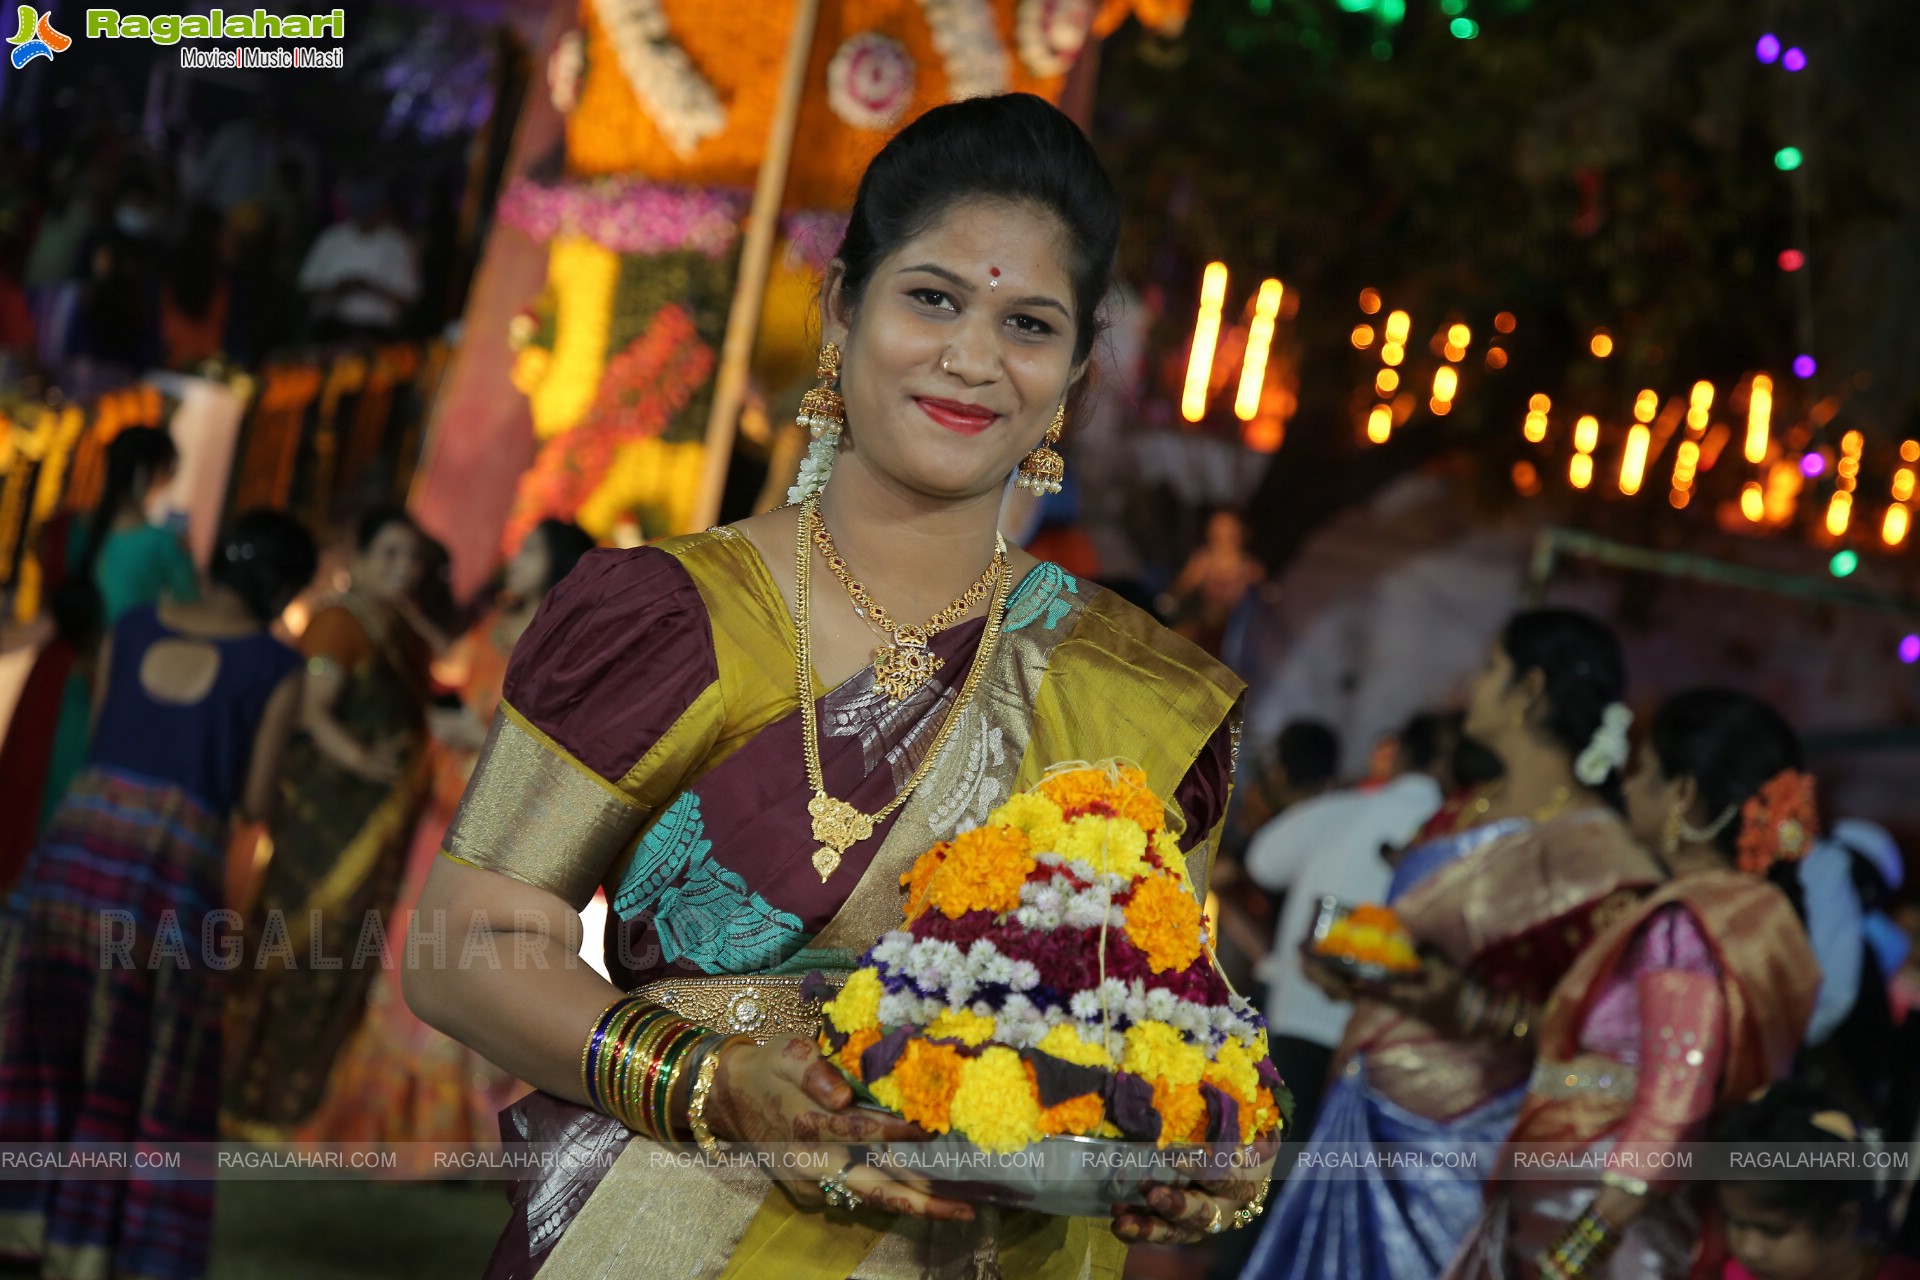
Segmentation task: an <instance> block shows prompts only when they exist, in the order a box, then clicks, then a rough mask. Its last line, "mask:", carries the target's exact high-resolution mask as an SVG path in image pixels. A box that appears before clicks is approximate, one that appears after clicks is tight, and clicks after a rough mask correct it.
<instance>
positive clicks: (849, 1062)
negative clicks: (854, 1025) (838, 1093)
mask: <svg viewBox="0 0 1920 1280" xmlns="http://www.w3.org/2000/svg"><path fill="white" fill-rule="evenodd" d="M879 1042H880V1029H879V1028H878V1027H867V1028H866V1029H864V1030H861V1031H856V1032H854V1033H853V1034H852V1035H850V1036H848V1037H847V1043H846V1044H845V1045H844V1046H842V1047H841V1049H840V1053H839V1056H838V1059H837V1061H838V1062H839V1063H840V1066H841V1068H842V1069H843V1070H844V1071H846V1073H847V1074H848V1075H850V1076H852V1077H853V1078H854V1079H855V1080H859V1079H861V1075H860V1055H861V1054H863V1053H865V1052H866V1051H867V1050H869V1049H871V1048H873V1046H874V1045H876V1044H878V1043H879Z"/></svg>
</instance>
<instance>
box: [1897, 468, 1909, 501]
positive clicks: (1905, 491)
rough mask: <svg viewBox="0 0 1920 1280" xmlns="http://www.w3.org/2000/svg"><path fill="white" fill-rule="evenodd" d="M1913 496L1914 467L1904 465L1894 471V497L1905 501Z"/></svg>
mask: <svg viewBox="0 0 1920 1280" xmlns="http://www.w3.org/2000/svg"><path fill="white" fill-rule="evenodd" d="M1912 496H1913V468H1912V467H1902V468H1900V469H1899V470H1898V471H1896V472H1894V473H1893V499H1894V501H1895V502H1905V501H1906V500H1907V499H1908V498H1911V497H1912Z"/></svg>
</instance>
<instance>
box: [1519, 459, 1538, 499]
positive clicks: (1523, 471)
mask: <svg viewBox="0 0 1920 1280" xmlns="http://www.w3.org/2000/svg"><path fill="white" fill-rule="evenodd" d="M1513 487H1514V488H1515V489H1517V490H1519V491H1520V496H1521V497H1523V498H1531V497H1532V496H1533V495H1534V494H1536V493H1538V492H1540V471H1539V468H1537V467H1535V466H1534V465H1533V464H1532V463H1531V462H1528V461H1527V460H1526V459H1524V458H1522V459H1521V460H1520V461H1518V462H1516V463H1514V464H1513Z"/></svg>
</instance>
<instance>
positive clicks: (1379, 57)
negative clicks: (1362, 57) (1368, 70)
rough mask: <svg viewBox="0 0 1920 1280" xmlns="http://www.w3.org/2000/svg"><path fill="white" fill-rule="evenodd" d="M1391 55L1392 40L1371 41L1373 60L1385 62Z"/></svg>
mask: <svg viewBox="0 0 1920 1280" xmlns="http://www.w3.org/2000/svg"><path fill="white" fill-rule="evenodd" d="M1392 57H1393V41H1391V40H1375V41H1374V42H1373V60H1374V61H1375V62H1386V61H1387V60H1389V59H1390V58H1392Z"/></svg>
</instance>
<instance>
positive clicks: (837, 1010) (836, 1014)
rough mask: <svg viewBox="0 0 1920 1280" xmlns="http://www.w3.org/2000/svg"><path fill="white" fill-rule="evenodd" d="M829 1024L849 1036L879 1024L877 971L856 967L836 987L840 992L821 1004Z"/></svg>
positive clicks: (878, 979) (878, 981)
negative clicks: (845, 980)
mask: <svg viewBox="0 0 1920 1280" xmlns="http://www.w3.org/2000/svg"><path fill="white" fill-rule="evenodd" d="M822 1012H824V1013H825V1014H826V1015H827V1017H829V1018H831V1019H833V1025H834V1026H835V1027H837V1028H839V1029H840V1030H841V1031H843V1032H845V1033H847V1034H848V1035H852V1034H853V1033H854V1032H856V1031H864V1030H866V1029H867V1028H868V1027H877V1026H879V1025H880V971H879V970H878V969H871V968H869V969H856V970H854V972H853V976H852V977H850V978H848V979H847V985H846V986H844V987H841V988H840V994H839V995H837V996H835V997H834V998H833V999H831V1000H829V1001H827V1003H826V1004H825V1005H824V1006H823V1007H822Z"/></svg>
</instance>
